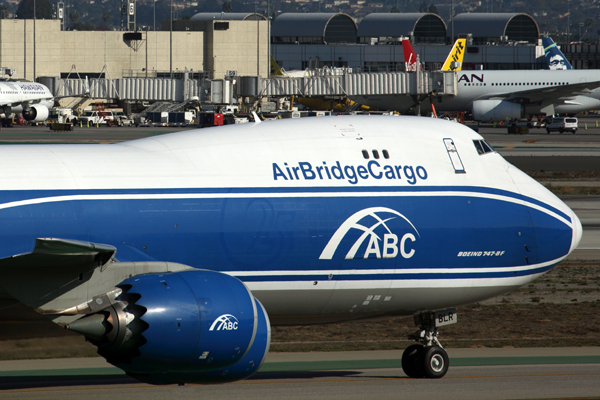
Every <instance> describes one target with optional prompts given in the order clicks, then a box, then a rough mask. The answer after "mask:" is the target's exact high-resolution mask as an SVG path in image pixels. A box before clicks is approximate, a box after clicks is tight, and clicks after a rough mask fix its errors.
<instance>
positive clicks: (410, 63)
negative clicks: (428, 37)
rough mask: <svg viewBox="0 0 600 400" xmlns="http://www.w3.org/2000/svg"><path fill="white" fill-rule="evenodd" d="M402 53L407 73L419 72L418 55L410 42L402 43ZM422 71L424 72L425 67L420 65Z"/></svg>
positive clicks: (404, 41)
mask: <svg viewBox="0 0 600 400" xmlns="http://www.w3.org/2000/svg"><path fill="white" fill-rule="evenodd" d="M402 52H403V53H404V66H405V69H406V71H407V72H409V71H416V70H417V53H415V50H414V49H413V47H412V45H411V44H410V41H408V40H406V39H405V40H403V41H402ZM420 67H421V71H423V65H422V64H421V65H420Z"/></svg>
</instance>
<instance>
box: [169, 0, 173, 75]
mask: <svg viewBox="0 0 600 400" xmlns="http://www.w3.org/2000/svg"><path fill="white" fill-rule="evenodd" d="M170 1H171V5H170V7H171V10H170V11H171V23H170V29H169V73H170V74H171V79H173V0H170Z"/></svg>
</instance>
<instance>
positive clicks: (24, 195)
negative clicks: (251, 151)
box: [0, 186, 572, 222]
mask: <svg viewBox="0 0 600 400" xmlns="http://www.w3.org/2000/svg"><path fill="white" fill-rule="evenodd" d="M366 192H369V193H377V192H380V193H390V192H399V193H402V192H406V193H420V192H423V193H427V192H464V193H466V194H468V193H482V194H493V195H498V196H505V197H509V198H512V199H516V200H521V201H526V202H529V203H532V204H535V205H537V206H539V207H542V208H544V209H546V210H548V211H550V212H553V213H555V214H557V215H559V216H561V217H562V218H564V219H565V220H567V221H568V222H572V220H571V217H570V216H568V215H567V214H565V213H564V212H562V211H560V210H558V209H557V208H555V207H553V206H550V205H548V204H546V203H544V202H542V201H539V200H537V199H534V198H532V197H529V196H524V195H522V194H520V193H514V192H510V191H507V190H502V189H496V188H488V187H480V186H426V187H423V186H421V187H406V186H392V187H381V186H363V187H264V188H163V189H85V190H15V191H2V192H0V201H2V203H0V207H2V205H3V204H6V203H10V202H16V201H23V200H31V199H47V198H52V197H60V196H73V195H115V196H118V195H128V194H129V195H131V194H135V195H143V194H148V195H157V194H188V193H189V194H222V195H223V197H224V198H226V197H227V195H232V194H263V195H264V197H269V194H272V193H277V194H290V195H294V194H299V193H313V194H316V193H321V194H323V195H324V196H326V195H327V194H328V193H366Z"/></svg>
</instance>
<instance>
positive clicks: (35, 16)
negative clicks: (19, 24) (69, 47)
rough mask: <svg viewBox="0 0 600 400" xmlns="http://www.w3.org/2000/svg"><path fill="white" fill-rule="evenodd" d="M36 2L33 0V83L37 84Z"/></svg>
mask: <svg viewBox="0 0 600 400" xmlns="http://www.w3.org/2000/svg"><path fill="white" fill-rule="evenodd" d="M35 5H36V4H35V0H33V81H34V82H35V44H36V43H35V17H36V15H35Z"/></svg>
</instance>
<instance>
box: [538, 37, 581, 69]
mask: <svg viewBox="0 0 600 400" xmlns="http://www.w3.org/2000/svg"><path fill="white" fill-rule="evenodd" d="M542 46H544V53H545V54H546V62H547V63H548V68H549V69H573V66H572V65H571V64H570V63H569V60H567V57H565V55H564V54H563V53H562V52H561V51H560V50H559V49H558V47H557V46H556V43H554V41H553V40H552V39H550V38H549V37H543V38H542Z"/></svg>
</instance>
